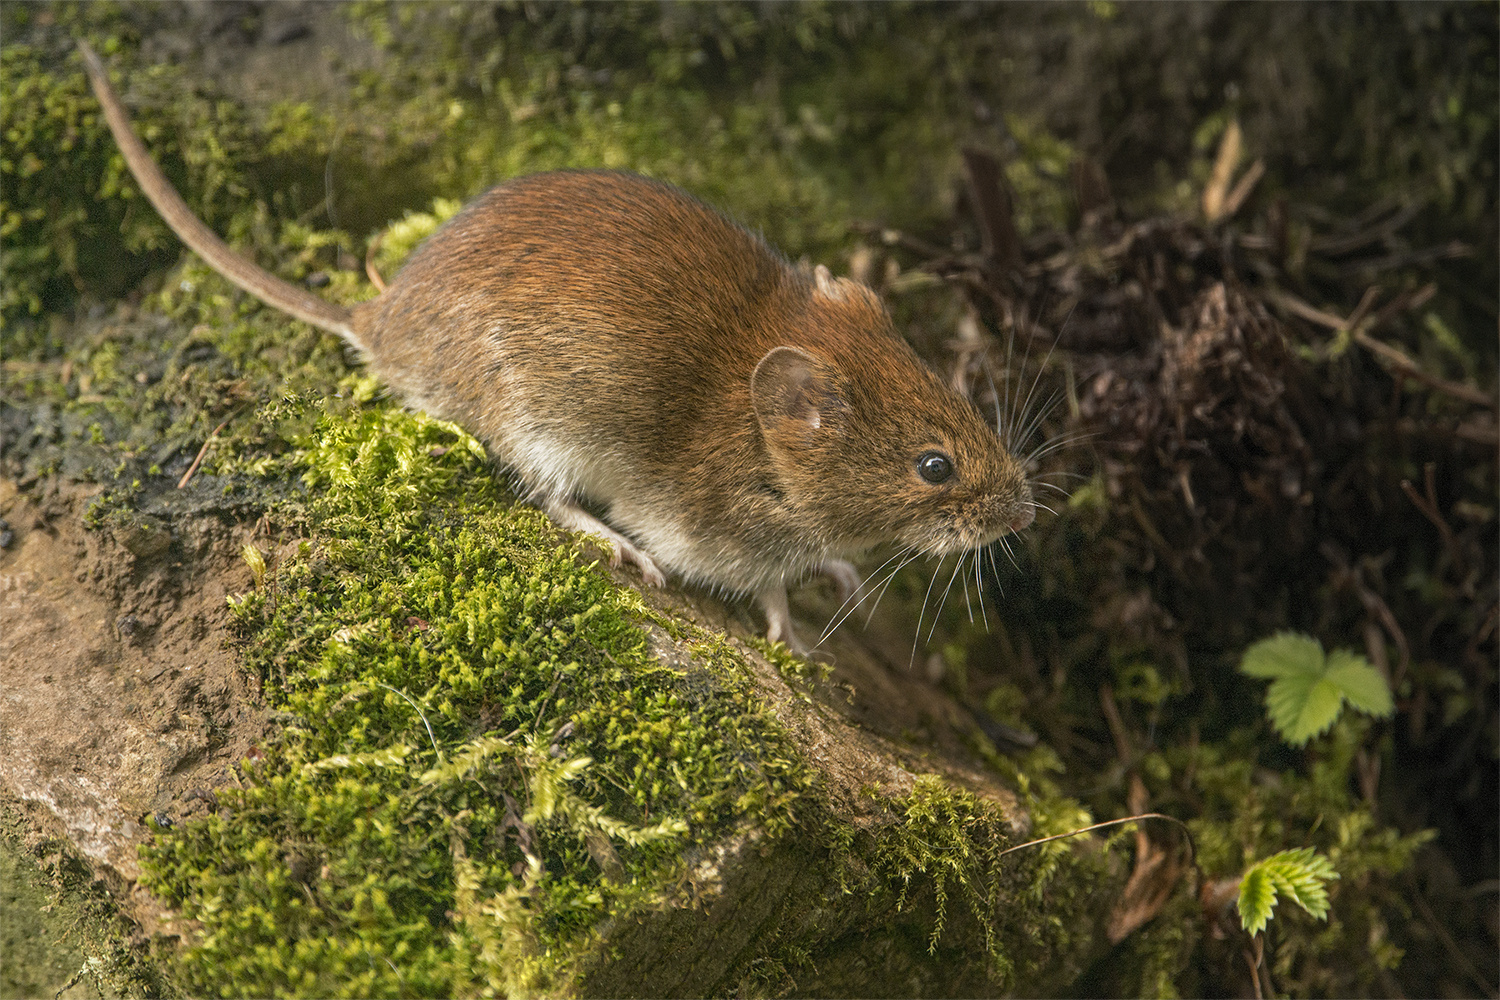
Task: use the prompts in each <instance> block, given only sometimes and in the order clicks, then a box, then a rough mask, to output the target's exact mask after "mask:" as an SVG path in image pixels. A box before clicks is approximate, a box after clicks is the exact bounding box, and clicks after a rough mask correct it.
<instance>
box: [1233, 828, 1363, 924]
mask: <svg viewBox="0 0 1500 1000" xmlns="http://www.w3.org/2000/svg"><path fill="white" fill-rule="evenodd" d="M1338 877H1339V875H1338V872H1336V871H1334V868H1333V864H1332V862H1330V861H1329V860H1328V859H1327V858H1325V857H1323V856H1322V855H1321V854H1318V853H1316V852H1315V851H1313V849H1312V848H1310V847H1299V848H1296V849H1294V850H1290V851H1282V852H1280V853H1279V854H1273V855H1271V856H1270V857H1269V858H1263V859H1262V860H1260V861H1257V862H1256V863H1255V864H1253V865H1251V866H1250V868H1249V870H1247V871H1246V872H1245V874H1244V876H1243V877H1242V878H1241V880H1240V900H1239V909H1240V926H1242V927H1244V928H1245V930H1247V931H1249V932H1250V933H1251V934H1257V933H1259V932H1260V931H1261V930H1262V929H1264V928H1265V925H1266V921H1268V920H1269V919H1270V917H1271V914H1272V912H1273V911H1274V910H1275V908H1276V898H1277V895H1278V893H1279V894H1281V895H1285V896H1286V897H1287V898H1289V899H1291V900H1292V901H1293V902H1294V903H1296V904H1297V905H1298V906H1300V907H1302V908H1303V909H1304V910H1306V911H1307V912H1308V913H1309V914H1310V915H1311V916H1312V917H1313V918H1314V919H1317V920H1324V919H1327V917H1328V885H1327V883H1329V882H1332V881H1334V880H1335V879H1337V878H1338Z"/></svg>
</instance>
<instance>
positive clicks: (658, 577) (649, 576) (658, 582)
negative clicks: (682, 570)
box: [626, 545, 667, 587]
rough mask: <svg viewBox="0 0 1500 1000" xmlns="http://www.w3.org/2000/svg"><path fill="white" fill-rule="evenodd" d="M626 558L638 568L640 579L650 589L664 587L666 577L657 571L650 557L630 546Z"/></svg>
mask: <svg viewBox="0 0 1500 1000" xmlns="http://www.w3.org/2000/svg"><path fill="white" fill-rule="evenodd" d="M626 558H627V559H628V560H629V561H630V562H633V563H635V564H636V565H637V566H639V567H640V570H641V577H642V578H643V579H644V580H645V581H646V583H647V584H648V585H650V586H652V587H665V586H666V585H667V575H666V574H665V573H663V572H662V571H661V570H659V569H657V568H656V563H654V562H652V561H651V557H650V556H648V555H646V553H644V552H642V551H641V550H640V549H638V548H636V547H635V546H633V545H632V546H631V547H630V555H628V556H627V557H626Z"/></svg>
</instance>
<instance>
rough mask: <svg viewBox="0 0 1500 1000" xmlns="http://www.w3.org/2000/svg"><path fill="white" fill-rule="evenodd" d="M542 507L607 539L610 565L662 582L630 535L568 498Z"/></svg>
mask: <svg viewBox="0 0 1500 1000" xmlns="http://www.w3.org/2000/svg"><path fill="white" fill-rule="evenodd" d="M542 511H543V512H544V513H546V515H547V516H548V517H550V518H552V522H553V523H554V524H556V525H557V526H558V527H559V528H567V529H568V530H569V531H581V532H583V533H584V534H586V535H593V536H594V537H595V538H600V539H603V540H604V541H606V542H608V543H609V545H610V553H609V564H610V565H611V566H616V567H618V566H619V565H620V564H621V563H631V564H632V565H634V566H636V567H638V568H639V569H640V571H641V577H642V578H643V579H644V580H645V581H646V583H647V585H649V586H652V587H661V586H665V585H666V582H667V577H666V574H665V573H663V572H662V571H661V570H660V569H659V568H658V567H657V565H656V563H655V561H653V560H652V558H651V557H650V556H648V555H646V553H644V552H642V551H641V550H640V549H639V548H637V547H636V544H635V543H634V542H632V541H631V540H630V539H628V538H626V537H625V536H624V535H622V534H620V533H619V532H618V531H616V530H615V529H613V528H611V527H610V526H609V525H607V524H605V523H604V522H603V521H601V520H599V519H598V518H597V517H595V516H594V515H592V514H590V513H589V512H588V511H586V510H584V509H583V508H582V507H580V506H578V504H576V503H574V502H573V501H572V500H565V499H560V498H556V497H549V498H548V499H546V500H543V501H542ZM784 599H785V598H783V600H784Z"/></svg>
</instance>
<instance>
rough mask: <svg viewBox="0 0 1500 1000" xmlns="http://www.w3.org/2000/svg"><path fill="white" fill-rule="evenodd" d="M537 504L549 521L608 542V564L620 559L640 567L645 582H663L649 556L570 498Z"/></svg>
mask: <svg viewBox="0 0 1500 1000" xmlns="http://www.w3.org/2000/svg"><path fill="white" fill-rule="evenodd" d="M541 506H542V510H544V511H546V513H547V516H548V517H550V518H552V521H553V523H555V524H557V525H558V526H559V527H563V528H567V529H569V530H571V531H581V532H583V533H584V534H586V535H593V536H594V537H595V538H600V539H603V540H604V541H605V542H606V543H608V548H609V564H610V565H611V566H614V567H617V568H618V567H619V566H620V565H621V564H622V563H633V564H634V565H636V566H638V567H639V568H640V571H641V576H642V577H644V578H645V581H646V583H647V584H648V585H649V586H652V587H661V586H664V585H665V584H666V582H667V577H666V574H664V573H663V572H662V571H661V570H660V569H658V568H657V566H656V563H655V562H653V561H652V559H651V557H650V556H648V555H646V553H644V552H642V551H641V550H640V549H638V548H636V546H635V544H634V543H633V542H631V541H630V539H628V538H626V537H625V536H624V535H622V534H620V533H619V532H618V531H616V530H614V529H613V528H611V527H610V526H609V525H607V524H605V523H604V522H603V521H601V520H599V519H598V518H597V517H595V516H594V515H592V514H590V513H589V512H588V511H586V510H584V509H583V508H582V507H580V506H578V504H577V503H575V502H573V501H572V500H571V499H564V498H559V497H552V498H549V499H545V500H543V501H542V505H541Z"/></svg>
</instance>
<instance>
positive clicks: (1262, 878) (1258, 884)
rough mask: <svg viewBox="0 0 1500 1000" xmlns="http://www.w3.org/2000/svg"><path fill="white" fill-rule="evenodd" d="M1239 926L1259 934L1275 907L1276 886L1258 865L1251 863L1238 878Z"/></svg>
mask: <svg viewBox="0 0 1500 1000" xmlns="http://www.w3.org/2000/svg"><path fill="white" fill-rule="evenodd" d="M1239 909H1240V926H1241V927H1243V928H1245V930H1247V931H1249V932H1250V933H1251V934H1259V933H1260V932H1261V931H1263V930H1265V928H1266V921H1268V920H1270V919H1271V911H1273V910H1274V909H1276V886H1275V885H1274V884H1273V883H1272V881H1271V877H1270V875H1269V874H1267V872H1266V870H1265V869H1264V868H1263V867H1261V866H1260V865H1258V864H1257V865H1252V866H1251V867H1250V870H1249V871H1247V872H1245V875H1244V877H1243V878H1241V879H1240V899H1239Z"/></svg>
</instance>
